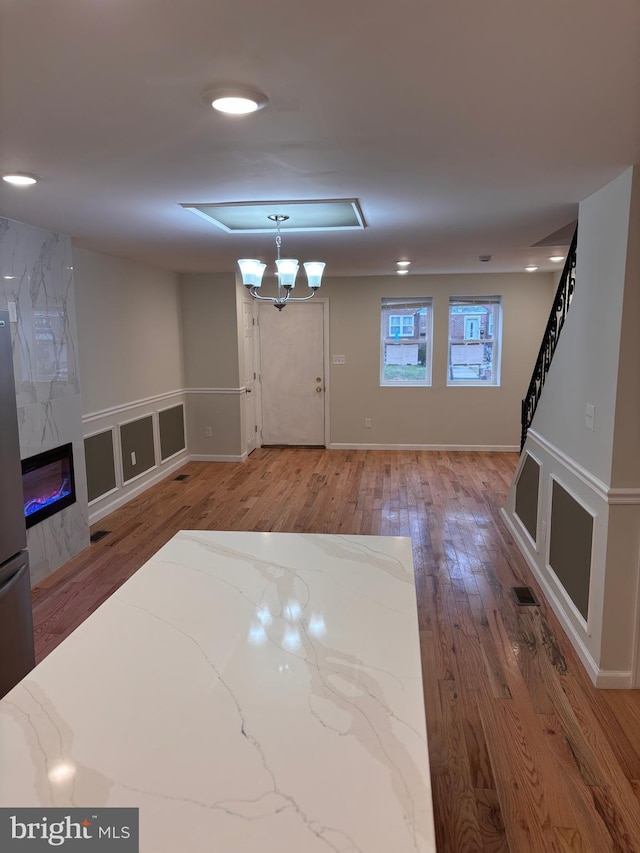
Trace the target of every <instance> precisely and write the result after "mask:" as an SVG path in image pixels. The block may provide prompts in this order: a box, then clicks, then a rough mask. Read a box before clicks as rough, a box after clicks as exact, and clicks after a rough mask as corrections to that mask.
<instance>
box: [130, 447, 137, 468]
mask: <svg viewBox="0 0 640 853" xmlns="http://www.w3.org/2000/svg"><path fill="white" fill-rule="evenodd" d="M131 464H132V465H135V464H136V452H135V450H132V451H131Z"/></svg>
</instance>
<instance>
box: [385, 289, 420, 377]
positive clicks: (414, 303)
mask: <svg viewBox="0 0 640 853" xmlns="http://www.w3.org/2000/svg"><path fill="white" fill-rule="evenodd" d="M394 308H398V309H410V310H412V311H413V313H412V314H411V315H410V317H411V321H412V332H411V334H405V335H402V334H400V335H399V336H398V338H397V339H396V338H395V334H393V335H392V334H390V332H391V317H392V316H394V317H400V318H401V321H400V329H401V330H402V328H403V323H402V319H403V318H408V317H409V315H407V314H404V315H403V314H391V313H390V312H391V311H392V310H393V309H394ZM423 309H425V312H426V313H425V337H424V338H421V337H420V321H418V336H417V337H416V319H415V317H416V314H418V313H419V312H420V311H421V310H423ZM386 333H389V334H386ZM378 334H379V338H380V364H379V378H378V381H379V385H380V387H381V388H428V387H430V386H431V385H432V384H433V297H431V296H406V297H382V298H381V300H380V325H379V332H378ZM392 339H393V340H396V341H397V342H398V343H399V344H402V343H404V344H405V345H407V344H409V343H415V344H416V345H417V346H418V347H420V346H421V345H424V346H425V365H424V369H425V378H424V379H412V380H406V379H385V375H384V374H385V367H387V366H389V365H387V364H386V362H385V355H386V348H387V346H388V345H389V343H390V342H391V340H392Z"/></svg>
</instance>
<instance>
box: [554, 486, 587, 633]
mask: <svg viewBox="0 0 640 853" xmlns="http://www.w3.org/2000/svg"><path fill="white" fill-rule="evenodd" d="M592 542H593V516H592V515H591V514H590V513H589V512H587V510H586V509H585V508H584V507H583V506H582V505H581V504H580V503H579V502H578V501H577V500H576V499H575V498H574V497H573V495H571V493H570V492H568V491H567V490H566V489H564V488H563V487H562V486H561V485H560V483H559V482H558V481H557V480H555V479H553V480H552V490H551V526H550V531H549V567H550V568H551V569H552V571H553V572H554V574H555V575H556V577H557V578H558V580H559V581H560V583H561V584H562V586H563V587H564V588H565V590H566V591H567V594H568V595H569V597H570V598H571V600H572V601H573V603H574V604H575V606H576V607H577V608H578V611H579V613H580V614H581V616H582V617H583V619H584V620H585V622H586V621H588V610H589V585H590V581H591V548H592Z"/></svg>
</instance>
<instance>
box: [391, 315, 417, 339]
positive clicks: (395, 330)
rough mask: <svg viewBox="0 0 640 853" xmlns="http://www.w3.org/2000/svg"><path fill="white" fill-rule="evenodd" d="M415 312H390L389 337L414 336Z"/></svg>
mask: <svg viewBox="0 0 640 853" xmlns="http://www.w3.org/2000/svg"><path fill="white" fill-rule="evenodd" d="M413 319H414V316H413V314H409V315H403V314H390V315H389V337H390V338H411V337H413Z"/></svg>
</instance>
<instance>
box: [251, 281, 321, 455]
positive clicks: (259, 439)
mask: <svg viewBox="0 0 640 853" xmlns="http://www.w3.org/2000/svg"><path fill="white" fill-rule="evenodd" d="M309 302H316V303H321V304H322V361H323V373H324V395H323V396H324V446H325V447H326V448H329V447H330V445H331V436H330V426H331V417H330V415H331V412H330V409H331V399H330V394H329V380H330V372H329V368H330V365H331V359H330V355H329V297H328V296H320V297H318V296H314V297H313V300H309ZM257 304H259V303H256V310H255V317H256V329H257V335H256V338H255V347H254V348H255V355H256V365H257V366H258V367H259V361H260V334H261V331H260V321H259V317H260V314H259V312H258V310H257ZM273 310H274V311H276V310H277V309H276V308H274V309H273ZM282 310H283V311H286V310H287V309H286V306H285V307H284V308H283V309H282ZM256 386H257V388H256V391H257V393H256V420H257V422H258V434H257V436H256V448H257V447H262V376H261V375H260V372H259V371H258V380H257V382H256Z"/></svg>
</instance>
